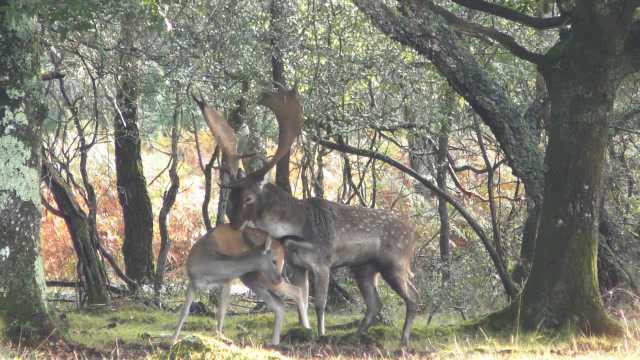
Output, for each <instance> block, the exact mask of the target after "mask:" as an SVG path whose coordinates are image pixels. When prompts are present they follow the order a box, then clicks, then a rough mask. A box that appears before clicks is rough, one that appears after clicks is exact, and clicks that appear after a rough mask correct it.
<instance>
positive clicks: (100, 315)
mask: <svg viewBox="0 0 640 360" xmlns="http://www.w3.org/2000/svg"><path fill="white" fill-rule="evenodd" d="M245 305H246V304H245ZM238 309H239V308H236V310H238ZM243 309H244V308H243ZM238 312H240V310H238ZM399 315H402V311H394V312H392V315H391V316H392V317H393V318H394V320H393V322H392V324H390V325H383V324H378V325H374V326H372V327H371V329H370V330H369V333H368V335H367V336H366V337H365V338H364V339H357V338H356V337H355V336H354V332H355V328H356V324H357V320H359V319H360V318H361V316H362V314H361V312H360V310H358V309H353V311H339V312H335V311H334V312H330V313H329V314H328V317H327V334H328V336H326V337H324V338H321V339H315V340H310V339H309V338H308V337H307V336H306V333H305V332H304V331H303V330H302V329H301V328H299V327H298V324H297V315H296V313H295V311H294V310H293V309H290V310H289V311H288V312H287V316H286V320H285V324H284V326H283V334H284V336H283V341H282V345H281V346H280V347H278V348H271V347H269V346H267V345H266V344H267V343H268V341H269V340H270V338H271V331H272V326H273V323H272V322H273V315H272V314H271V313H269V312H266V313H258V314H248V313H246V312H245V313H244V314H240V315H230V316H228V317H227V321H226V322H225V331H224V333H225V336H226V337H227V338H228V339H229V340H230V341H227V340H226V339H222V338H220V337H218V336H216V335H215V332H214V330H213V329H214V328H215V320H214V319H213V318H212V316H206V315H191V316H189V318H188V319H187V322H186V324H185V326H184V330H183V331H182V333H181V335H180V338H181V341H180V342H179V343H178V344H177V345H176V346H174V347H173V348H171V347H170V336H171V335H172V333H173V330H174V327H175V324H176V322H177V320H178V311H165V310H159V309H155V308H152V307H148V306H142V305H134V304H131V303H125V304H120V305H117V306H111V307H105V308H100V309H93V310H82V311H70V312H67V313H65V317H66V321H67V322H68V324H69V330H68V335H67V339H66V340H67V341H66V344H65V345H60V344H45V346H43V347H41V348H40V349H38V350H33V349H31V350H29V349H16V348H15V347H14V348H13V349H12V350H10V351H9V350H5V349H2V348H0V350H2V351H3V352H2V354H5V356H8V357H9V358H34V357H35V358H38V357H43V358H48V357H51V356H57V355H61V354H62V355H61V356H57V357H75V356H79V358H82V357H86V358H93V357H96V356H97V357H100V356H106V357H108V358H144V357H148V358H163V359H164V358H194V359H278V358H287V357H291V358H315V357H328V358H341V359H351V358H353V359H355V358H430V359H440V358H444V359H467V358H472V359H494V358H501V359H530V358H544V359H549V358H550V359H564V358H567V359H568V358H590V359H591V358H593V359H611V358H616V359H637V358H640V322H638V320H625V321H624V323H625V326H626V327H625V328H626V335H625V336H624V337H623V338H621V339H615V340H612V339H606V338H588V337H580V336H578V337H575V336H569V335H566V334H560V333H559V334H551V333H527V334H519V333H513V332H512V331H511V329H509V330H505V331H491V332H489V331H488V330H484V329H482V328H477V327H474V326H472V325H473V324H474V323H473V322H465V323H459V322H458V323H454V322H452V321H451V320H454V319H442V318H441V319H440V322H439V323H432V324H431V325H427V324H426V320H425V316H420V317H419V318H418V320H417V321H416V324H415V327H414V331H413V337H412V342H411V349H410V350H403V349H401V348H400V347H399V341H398V340H399V336H400V332H401V326H402V317H401V316H399ZM2 318H3V317H2V313H0V327H1V326H2V325H3V323H2ZM310 318H311V320H312V326H313V327H314V329H315V319H314V314H313V312H312V311H310ZM445 320H447V321H445ZM455 320H456V321H457V318H456V319H455ZM345 324H347V325H346V326H345ZM0 343H2V342H0ZM6 354H9V355H6ZM0 357H1V356H0Z"/></svg>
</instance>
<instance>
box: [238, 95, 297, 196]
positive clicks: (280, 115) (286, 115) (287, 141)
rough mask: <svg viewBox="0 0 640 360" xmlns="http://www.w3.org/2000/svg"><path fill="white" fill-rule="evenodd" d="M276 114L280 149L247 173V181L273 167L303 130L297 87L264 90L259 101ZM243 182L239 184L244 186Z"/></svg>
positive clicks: (257, 177)
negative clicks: (259, 167)
mask: <svg viewBox="0 0 640 360" xmlns="http://www.w3.org/2000/svg"><path fill="white" fill-rule="evenodd" d="M259 104H260V105H263V106H266V107H268V108H269V109H271V111H273V113H274V114H275V116H276V120H277V121H278V149H277V150H276V153H275V154H274V155H273V157H272V158H271V159H270V160H269V161H268V162H267V163H266V164H265V165H264V166H263V167H262V168H261V169H259V170H256V171H255V172H253V173H251V174H249V175H247V177H246V180H245V181H243V182H242V184H244V182H246V181H251V180H257V179H261V178H263V177H264V175H265V174H266V173H267V172H268V171H269V170H271V168H273V167H274V166H275V165H276V164H277V163H278V161H279V160H280V159H282V158H283V157H284V156H285V155H286V154H287V152H289V150H290V149H291V146H292V145H293V142H294V141H295V139H296V137H297V136H298V135H299V134H300V132H301V130H302V121H303V119H302V113H303V108H302V103H301V102H300V99H299V97H298V92H297V90H296V89H292V90H286V89H284V88H279V89H278V90H277V91H274V92H264V93H262V96H261V98H260V101H259ZM242 184H238V185H240V186H242Z"/></svg>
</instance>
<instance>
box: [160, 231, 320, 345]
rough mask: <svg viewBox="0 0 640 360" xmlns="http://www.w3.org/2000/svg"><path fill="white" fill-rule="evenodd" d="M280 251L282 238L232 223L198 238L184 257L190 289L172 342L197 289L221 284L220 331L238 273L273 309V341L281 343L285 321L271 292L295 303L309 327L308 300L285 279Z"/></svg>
mask: <svg viewBox="0 0 640 360" xmlns="http://www.w3.org/2000/svg"><path fill="white" fill-rule="evenodd" d="M283 266H284V249H283V248H282V245H281V244H280V242H278V241H276V240H273V239H272V238H271V237H269V236H268V235H267V234H266V233H264V232H262V231H259V230H255V229H244V230H243V231H242V232H241V231H238V230H234V229H233V228H231V226H230V225H227V224H223V225H218V226H216V228H214V229H213V230H212V231H210V232H209V233H207V234H205V235H204V236H202V237H201V238H200V239H198V241H197V242H196V243H195V244H194V245H193V247H192V248H191V252H190V253H189V257H188V258H187V274H188V276H189V287H188V289H187V295H186V300H185V304H184V307H183V309H182V314H181V316H180V321H179V322H178V326H177V328H176V331H175V333H174V335H173V339H172V343H175V342H176V340H177V338H178V335H179V334H180V330H181V328H182V325H183V324H184V321H185V319H186V318H187V316H188V315H189V308H190V306H191V302H192V301H193V296H194V294H195V292H196V290H204V289H210V288H213V287H216V286H220V285H221V286H222V295H221V297H220V302H219V304H218V310H217V314H216V315H217V321H218V326H217V330H218V332H219V333H222V328H223V324H224V318H225V314H226V308H227V305H228V303H229V295H230V291H229V290H230V285H231V281H232V280H234V279H236V278H238V277H240V278H241V280H242V282H243V283H244V284H245V285H246V286H247V287H249V288H250V289H251V290H253V291H254V292H255V293H256V295H258V297H259V298H260V299H262V300H263V301H264V302H265V304H266V305H267V306H268V307H269V308H270V309H271V310H273V312H274V313H275V321H274V329H273V337H272V344H273V345H278V344H279V343H280V330H281V328H282V322H283V320H284V304H283V302H282V300H281V299H280V298H279V297H277V296H274V294H276V295H282V296H286V297H289V298H293V299H294V300H295V301H296V304H297V305H298V312H299V314H300V319H301V322H302V325H303V326H304V327H305V328H307V329H308V328H310V326H309V320H308V318H307V303H306V301H305V299H304V298H303V292H302V290H301V289H300V288H297V287H295V286H292V285H290V284H288V283H286V282H284V281H283V278H282V276H281V274H282V268H283Z"/></svg>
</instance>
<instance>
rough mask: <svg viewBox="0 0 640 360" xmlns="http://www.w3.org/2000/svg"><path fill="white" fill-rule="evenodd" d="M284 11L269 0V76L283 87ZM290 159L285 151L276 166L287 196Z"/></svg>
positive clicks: (281, 4)
mask: <svg viewBox="0 0 640 360" xmlns="http://www.w3.org/2000/svg"><path fill="white" fill-rule="evenodd" d="M285 11H286V10H285V3H284V1H282V0H271V5H270V7H269V12H270V14H271V19H270V26H269V28H270V29H269V30H270V34H271V41H270V42H271V74H272V77H273V81H274V82H275V83H276V84H278V86H283V87H286V79H285V77H284V62H283V59H284V54H283V51H282V44H283V43H284V41H285V38H284V37H285V34H284V27H285V25H286V24H285V20H286V18H285ZM290 158H291V151H287V154H286V155H285V156H283V157H282V159H280V161H278V163H277V164H276V185H277V186H278V187H279V188H281V189H282V190H284V191H286V192H287V193H289V194H291V183H290V182H289V174H290V169H289V160H290Z"/></svg>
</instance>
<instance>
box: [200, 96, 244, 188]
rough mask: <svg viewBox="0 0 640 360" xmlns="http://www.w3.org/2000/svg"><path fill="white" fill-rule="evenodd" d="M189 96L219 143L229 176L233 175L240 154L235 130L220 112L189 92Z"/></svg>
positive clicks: (237, 165)
mask: <svg viewBox="0 0 640 360" xmlns="http://www.w3.org/2000/svg"><path fill="white" fill-rule="evenodd" d="M191 97H192V98H193V100H194V101H195V102H196V103H197V104H198V107H199V108H200V111H201V112H202V116H203V117H204V120H205V122H206V123H207V125H208V126H209V130H211V134H212V135H213V137H214V138H215V139H216V141H217V142H218V144H220V148H221V149H222V154H223V155H224V156H225V157H226V160H227V164H228V166H229V171H230V172H231V176H233V177H235V176H236V174H237V173H238V167H239V165H240V156H239V155H238V152H237V147H238V140H237V138H236V135H235V132H234V131H233V129H232V128H231V126H230V125H229V123H228V122H227V120H225V118H224V117H223V116H222V114H220V113H219V112H218V111H216V110H214V109H212V108H211V107H209V106H208V105H207V103H206V102H205V101H204V100H203V99H198V98H196V96H195V95H194V94H191Z"/></svg>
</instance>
